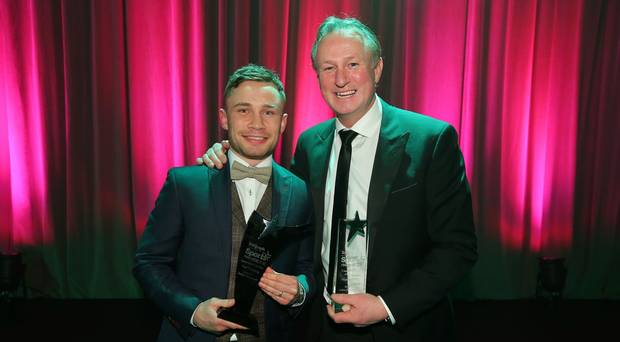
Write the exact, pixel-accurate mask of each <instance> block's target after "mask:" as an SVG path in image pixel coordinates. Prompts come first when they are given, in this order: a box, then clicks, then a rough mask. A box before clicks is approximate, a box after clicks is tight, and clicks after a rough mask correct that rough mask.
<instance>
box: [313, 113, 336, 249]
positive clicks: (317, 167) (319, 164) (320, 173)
mask: <svg viewBox="0 0 620 342" xmlns="http://www.w3.org/2000/svg"><path fill="white" fill-rule="evenodd" d="M335 129H336V119H331V122H330V123H329V124H328V125H326V126H325V128H324V129H323V130H322V131H318V132H317V133H316V136H315V137H313V138H311V139H309V140H310V141H309V142H310V143H311V144H309V148H308V165H307V167H308V171H309V174H310V176H309V177H310V184H311V186H312V193H313V198H314V212H315V215H316V217H315V218H314V220H315V222H317V224H315V227H316V229H315V241H322V240H323V216H325V181H326V178H327V168H328V163H329V156H330V154H331V148H332V143H333V141H334V130H335ZM314 247H315V248H314V257H315V258H316V259H317V260H320V256H321V244H320V243H315V244H314Z"/></svg>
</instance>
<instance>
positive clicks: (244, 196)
mask: <svg viewBox="0 0 620 342" xmlns="http://www.w3.org/2000/svg"><path fill="white" fill-rule="evenodd" d="M227 155H228V167H230V168H231V170H232V165H233V163H234V162H237V163H240V164H243V165H244V166H250V164H248V163H247V162H246V161H245V160H243V159H241V158H240V157H239V156H238V155H237V154H236V153H235V152H234V151H233V150H232V149H230V150H228V154H227ZM272 161H273V156H272V155H269V157H267V158H265V159H264V160H262V161H261V162H260V163H258V164H257V165H256V167H271V163H272ZM233 183H235V186H236V187H237V193H238V194H239V200H240V201H241V208H243V216H244V217H245V222H246V223H247V222H248V220H249V219H250V216H251V215H252V212H254V210H256V208H258V205H259V204H260V200H261V199H262V198H263V195H264V194H265V190H267V184H263V183H261V182H259V181H257V180H256V179H254V178H244V179H240V180H236V181H233Z"/></svg>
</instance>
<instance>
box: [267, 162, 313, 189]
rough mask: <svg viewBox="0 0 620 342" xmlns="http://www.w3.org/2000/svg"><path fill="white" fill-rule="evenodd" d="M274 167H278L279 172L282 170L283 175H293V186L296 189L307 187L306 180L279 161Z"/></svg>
mask: <svg viewBox="0 0 620 342" xmlns="http://www.w3.org/2000/svg"><path fill="white" fill-rule="evenodd" d="M273 165H274V166H273V167H274V168H277V169H278V172H280V173H281V174H282V175H284V176H288V177H291V185H292V186H293V188H294V189H299V188H300V187H301V188H304V189H305V188H306V182H304V180H303V179H301V178H299V177H297V176H296V175H295V174H294V173H293V172H291V171H289V170H287V169H285V168H284V167H283V166H282V165H280V164H277V163H273Z"/></svg>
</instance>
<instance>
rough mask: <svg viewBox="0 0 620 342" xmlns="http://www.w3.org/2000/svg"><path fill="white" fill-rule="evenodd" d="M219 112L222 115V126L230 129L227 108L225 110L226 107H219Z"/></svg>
mask: <svg viewBox="0 0 620 342" xmlns="http://www.w3.org/2000/svg"><path fill="white" fill-rule="evenodd" d="M217 114H218V116H219V117H220V127H222V128H223V129H225V130H228V117H227V116H226V110H224V108H220V109H218V111H217Z"/></svg>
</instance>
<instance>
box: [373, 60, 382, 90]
mask: <svg viewBox="0 0 620 342" xmlns="http://www.w3.org/2000/svg"><path fill="white" fill-rule="evenodd" d="M373 72H374V74H375V86H376V85H377V84H379V80H381V74H382V73H383V58H381V57H379V60H378V61H377V65H375V69H374V70H373Z"/></svg>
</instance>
